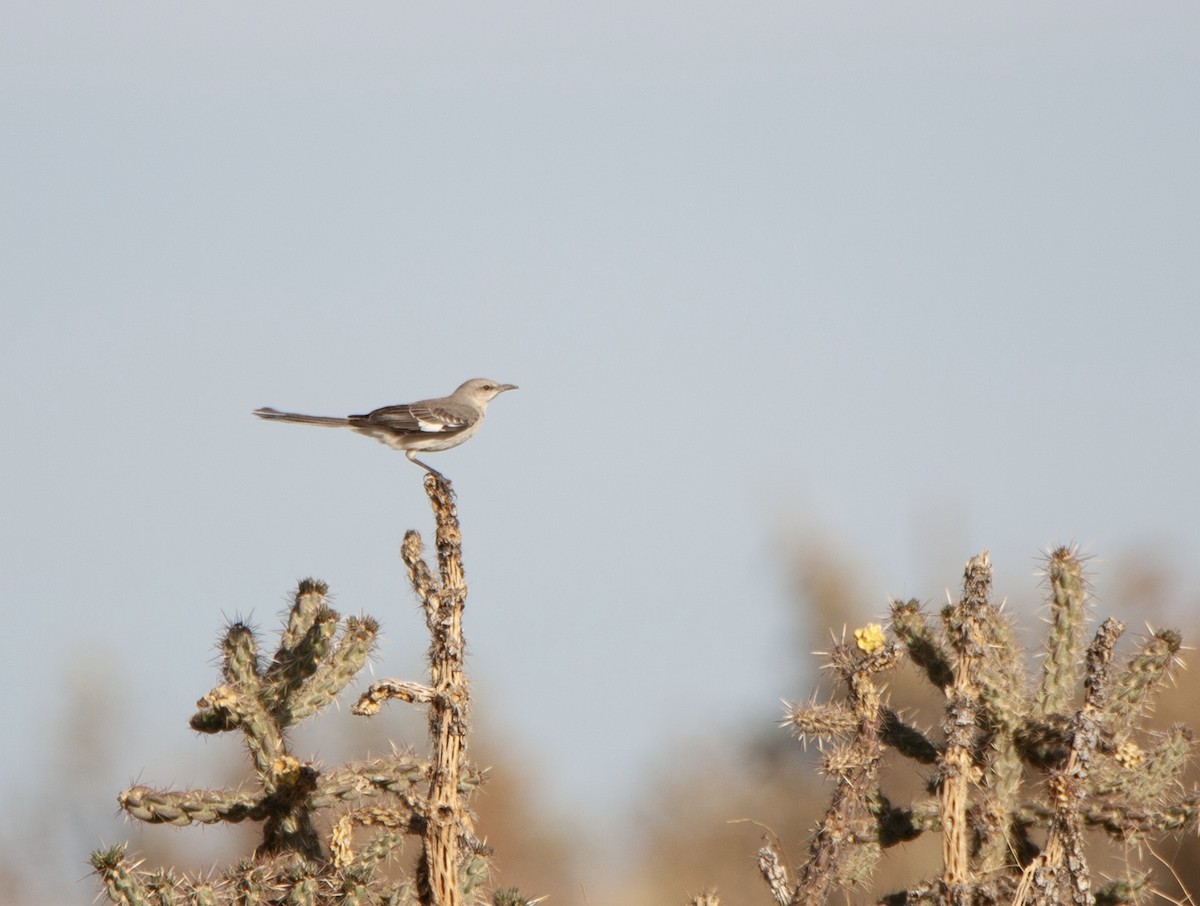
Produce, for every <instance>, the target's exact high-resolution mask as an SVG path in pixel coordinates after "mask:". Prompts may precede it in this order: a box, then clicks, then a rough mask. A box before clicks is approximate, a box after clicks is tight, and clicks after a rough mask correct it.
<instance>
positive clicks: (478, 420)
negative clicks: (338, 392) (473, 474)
mask: <svg viewBox="0 0 1200 906" xmlns="http://www.w3.org/2000/svg"><path fill="white" fill-rule="evenodd" d="M516 389H517V385H516V384H501V383H500V382H499V381H493V380H491V379H489V378H472V379H471V380H469V381H465V382H463V383H462V384H460V385H459V387H458V389H457V390H455V391H454V392H453V393H451V394H450V395H449V396H442V397H438V398H436V399H430V400H418V401H417V402H415V403H402V404H400V405H398V406H384V407H382V408H380V409H375V410H373V411H371V412H368V413H367V414H366V415H348V416H346V417H345V418H337V417H333V416H325V415H302V414H301V413H299V412H280V411H279V410H278V409H272V408H270V407H269V406H264V407H263V408H261V409H255V410H254V414H255V415H257V416H258V417H259V418H265V419H267V420H269V421H279V422H292V423H294V424H297V425H319V426H321V427H323V428H349V429H351V430H352V431H357V432H358V433H359V434H365V435H366V436H367V437H373V438H375V439H376V440H377V441H379V442H380V443H383V444H387V445H388V446H389V447H391V448H392V449H393V450H401V451H403V453H404V455H405V456H406V457H407V458H408V461H409V462H411V463H414V464H416V465H418V466H420V467H421V468H422V469H424V470H425V471H427V472H429V473H430V474H431V475H436V476H437V477H438V478H444V477H445V476H443V475H442V473H441V472H439V471H438V470H437V469H435V468H433V467H432V466H430V465H427V464H426V463H423V462H421V460H419V459H417V457H416V454H417V453H422V452H425V451H429V452H431V453H435V452H440V451H442V450H449V449H450V448H451V447H457V446H458V445H459V444H461V443H463V442H464V441H465V440H467V439H468V438H470V437H471V435H473V434H474V433H475V432H476V431H478V430H479V426H480V425H482V424H483V416H484V413H486V412H487V407H488V403H490V402H491V401H492V400H494V399H495V398H496V397H497V396H499V395H500V394H501V393H504V391H506V390H516Z"/></svg>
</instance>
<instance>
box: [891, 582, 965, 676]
mask: <svg viewBox="0 0 1200 906" xmlns="http://www.w3.org/2000/svg"><path fill="white" fill-rule="evenodd" d="M892 632H893V633H895V635H896V638H898V639H899V640H900V641H901V642H903V643H904V647H905V648H906V649H907V650H908V658H909V660H910V661H912V662H913V663H914V664H916V665H917V667H919V668H920V669H921V670H923V671H924V673H925V676H926V678H928V680H929V682H931V683H933V685H934V686H935V687H937V688H938V689H945V688H947V687H948V686H949V685H950V684H951V683H952V682H953V681H954V668H953V667H952V666H951V654H950V652H949V651H947V650H946V647H945V645H943V644H942V640H941V639H940V638H939V637H938V635H937V633H935V632H934V630H933V626H932V625H931V624H930V620H929V617H928V615H927V614H925V613H924V612H923V611H922V610H921V602H920V601H918V600H916V599H915V598H913V599H911V600H908V601H904V602H901V601H893V602H892Z"/></svg>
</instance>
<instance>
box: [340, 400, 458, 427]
mask: <svg viewBox="0 0 1200 906" xmlns="http://www.w3.org/2000/svg"><path fill="white" fill-rule="evenodd" d="M350 419H351V422H352V423H353V422H357V423H359V424H364V423H365V424H368V425H374V426H377V427H380V428H387V429H388V430H390V431H398V432H401V433H404V434H453V433H455V432H457V431H462V430H463V429H464V428H469V427H470V426H471V425H473V424H475V422H476V421H478V420H479V413H478V412H476V411H475V410H474V409H472V408H470V407H468V406H462V405H458V404H455V403H451V402H448V401H444V400H425V401H423V402H419V403H407V404H405V405H402V406H384V407H383V408H382V409H376V410H375V411H373V412H369V413H368V414H366V415H352V416H351V417H350Z"/></svg>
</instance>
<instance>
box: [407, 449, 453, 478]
mask: <svg viewBox="0 0 1200 906" xmlns="http://www.w3.org/2000/svg"><path fill="white" fill-rule="evenodd" d="M414 453H415V451H413V450H406V451H405V452H404V455H405V456H407V457H408V461H409V462H411V463H414V464H416V465H418V466H420V467H421V468H422V469H424V470H425V471H426V472H428V473H429V474H430V475H436V476H437V477H438V478H440V479H441V480H442V481H445V480H446V476H445V475H443V474H442V473H441V472H439V471H438V470H437V469H435V468H434V467H433V466H427V465H425V463H423V462H421V460H419V459H417V457H416V456H415V455H414Z"/></svg>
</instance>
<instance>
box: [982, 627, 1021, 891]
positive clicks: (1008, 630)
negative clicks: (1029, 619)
mask: <svg viewBox="0 0 1200 906" xmlns="http://www.w3.org/2000/svg"><path fill="white" fill-rule="evenodd" d="M979 618H980V627H981V630H982V631H983V634H984V637H985V640H986V641H985V644H984V648H983V656H982V658H981V659H980V661H979V670H978V675H977V681H978V690H979V699H978V704H979V713H978V715H977V719H978V721H979V724H980V726H981V728H982V729H983V731H984V732H983V734H982V737H981V739H980V744H979V746H978V748H977V752H976V763H977V769H978V771H979V772H980V773H979V776H980V778H981V781H982V782H980V783H977V784H976V785H975V790H974V795H975V807H974V816H973V818H972V836H973V838H974V839H973V842H972V846H973V847H974V848H975V852H974V854H973V856H972V872H973V874H974V875H975V876H976V877H994V876H996V874H997V873H998V872H1000V871H1002V870H1003V869H1004V867H1005V866H1006V865H1009V864H1011V860H1012V853H1013V852H1014V851H1015V850H1016V845H1015V841H1014V840H1013V839H1012V829H1013V825H1012V809H1013V807H1014V805H1015V804H1016V803H1017V801H1018V800H1019V796H1020V788H1021V782H1022V778H1023V771H1024V767H1023V765H1022V764H1021V756H1020V753H1019V751H1018V749H1017V747H1016V744H1015V742H1014V737H1015V734H1016V733H1018V732H1019V731H1020V730H1021V729H1022V728H1023V727H1024V726H1025V723H1026V720H1027V717H1028V714H1029V710H1030V707H1031V706H1030V695H1029V690H1028V682H1029V680H1028V675H1027V673H1026V670H1025V662H1024V658H1023V656H1022V651H1021V649H1020V646H1018V644H1017V641H1016V637H1015V634H1014V632H1013V628H1012V624H1011V623H1010V622H1009V620H1008V618H1007V617H1006V616H1005V614H1004V613H1003V612H1002V611H1001V610H1000V609H999V608H996V607H986V608H983V609H982V610H981V611H979Z"/></svg>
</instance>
